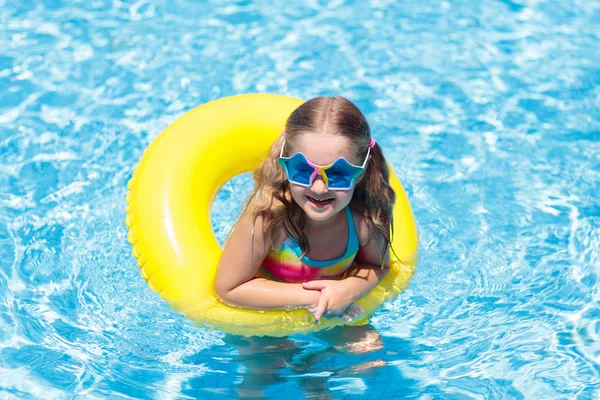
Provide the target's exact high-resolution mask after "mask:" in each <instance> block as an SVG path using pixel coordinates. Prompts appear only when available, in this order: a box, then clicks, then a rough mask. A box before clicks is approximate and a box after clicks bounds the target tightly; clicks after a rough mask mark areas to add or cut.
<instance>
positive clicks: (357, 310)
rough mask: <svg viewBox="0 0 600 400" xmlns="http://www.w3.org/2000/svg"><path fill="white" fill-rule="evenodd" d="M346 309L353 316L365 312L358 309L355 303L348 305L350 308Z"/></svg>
mask: <svg viewBox="0 0 600 400" xmlns="http://www.w3.org/2000/svg"><path fill="white" fill-rule="evenodd" d="M348 309H349V310H350V311H351V312H352V313H354V314H356V315H360V314H362V313H364V312H365V310H363V309H362V308H360V307H359V306H358V304H356V303H352V304H350V307H348Z"/></svg>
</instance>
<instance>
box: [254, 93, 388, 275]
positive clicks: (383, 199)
mask: <svg viewBox="0 0 600 400" xmlns="http://www.w3.org/2000/svg"><path fill="white" fill-rule="evenodd" d="M304 132H314V133H323V134H327V135H339V136H344V137H346V138H347V139H349V141H350V143H352V145H353V147H354V149H353V150H354V151H355V153H356V155H357V156H358V157H359V158H360V159H364V157H366V155H367V150H368V147H369V143H370V141H371V128H370V127H369V124H368V123H367V120H366V118H365V116H364V115H363V113H362V112H361V111H360V110H359V109H358V107H356V106H355V105H354V104H353V103H352V102H350V101H349V100H348V99H346V98H344V97H340V96H336V97H327V96H320V97H315V98H313V99H311V100H308V101H307V102H305V103H303V104H302V105H301V106H300V107H298V108H297V109H296V110H294V112H292V114H291V115H290V116H289V118H288V120H287V122H286V125H285V136H280V137H279V138H278V139H277V140H275V142H274V143H273V145H272V146H271V149H270V151H269V155H268V156H267V158H266V159H265V160H264V161H263V162H262V164H261V165H260V166H259V167H258V168H257V169H256V170H254V174H253V178H254V182H255V186H254V191H253V192H252V193H251V194H250V196H249V201H248V205H247V206H246V210H245V211H246V212H247V211H249V208H250V207H251V210H250V211H251V212H252V215H253V218H254V220H256V218H257V217H258V216H260V217H262V221H263V231H264V234H263V237H264V238H265V246H266V248H273V249H277V248H278V247H279V246H280V245H281V238H282V237H284V234H286V235H290V236H292V237H293V238H294V239H296V240H297V241H298V244H299V245H300V248H301V249H302V252H303V254H306V253H308V251H309V249H310V245H309V242H308V238H307V236H306V234H305V233H304V226H305V224H306V214H305V213H304V211H303V210H302V209H301V208H300V207H299V206H298V205H297V204H296V202H295V201H294V200H293V199H292V196H291V193H290V186H289V182H288V181H287V179H286V177H285V173H284V171H283V168H282V167H281V165H280V164H279V162H278V159H279V152H280V150H281V146H282V144H283V141H284V140H285V141H286V143H290V144H293V142H294V139H295V137H296V136H297V135H302V134H303V133H304ZM286 147H287V146H286ZM395 199H396V195H395V193H394V190H393V189H392V188H391V186H390V184H389V170H388V167H387V164H386V161H385V158H384V157H383V153H382V151H381V148H380V147H379V145H378V144H375V146H374V147H373V148H372V149H371V160H370V161H369V162H368V163H367V168H366V171H365V173H364V174H363V175H362V176H361V177H360V179H359V181H358V182H357V184H356V187H355V189H354V194H353V196H352V200H351V201H350V208H351V209H352V210H353V211H355V212H356V213H357V214H360V215H364V216H365V217H366V218H367V220H368V222H369V229H371V230H373V231H376V232H378V233H379V234H380V235H381V236H382V237H383V238H384V241H385V242H384V247H383V251H382V254H381V261H380V263H381V265H383V261H384V257H385V254H386V252H387V249H388V247H389V245H390V238H391V236H390V227H391V222H392V208H393V205H394V201H395Z"/></svg>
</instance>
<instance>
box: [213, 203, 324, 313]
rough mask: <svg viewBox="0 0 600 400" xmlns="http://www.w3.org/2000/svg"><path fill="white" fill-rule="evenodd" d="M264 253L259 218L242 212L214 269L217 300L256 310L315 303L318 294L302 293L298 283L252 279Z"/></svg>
mask: <svg viewBox="0 0 600 400" xmlns="http://www.w3.org/2000/svg"><path fill="white" fill-rule="evenodd" d="M253 230H254V235H253V234H252V231H253ZM267 251H268V249H267V248H266V247H265V241H264V238H263V227H262V219H261V218H260V217H259V218H257V219H256V221H253V219H252V215H251V212H246V213H245V214H244V215H243V216H242V218H241V219H240V221H239V223H238V224H237V226H236V227H235V229H234V231H233V233H232V234H231V237H230V239H229V241H228V242H227V244H226V245H225V248H224V249H223V254H222V255H221V259H220V260H219V264H218V266H217V273H216V277H215V291H216V293H217V296H218V297H219V299H220V300H221V301H222V302H224V303H226V304H230V305H235V306H239V307H244V308H251V309H259V310H278V309H284V308H290V307H292V308H295V307H308V306H311V305H314V304H317V303H318V301H319V296H320V292H318V291H314V290H306V289H304V288H303V287H302V285H301V284H293V283H285V282H276V281H272V280H269V279H264V278H256V277H255V275H256V273H257V272H258V269H259V268H260V265H261V264H262V262H263V260H264V259H265V256H266V254H267Z"/></svg>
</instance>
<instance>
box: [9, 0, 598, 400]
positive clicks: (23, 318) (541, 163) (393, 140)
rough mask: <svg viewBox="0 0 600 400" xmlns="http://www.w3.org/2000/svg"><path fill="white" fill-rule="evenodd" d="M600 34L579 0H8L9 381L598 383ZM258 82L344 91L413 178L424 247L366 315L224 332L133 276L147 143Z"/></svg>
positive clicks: (435, 393)
mask: <svg viewBox="0 0 600 400" xmlns="http://www.w3.org/2000/svg"><path fill="white" fill-rule="evenodd" d="M300 3H302V4H300ZM599 32H600V3H598V2H594V1H588V0H573V1H570V2H556V1H548V0H514V1H511V0H504V1H500V0H498V1H483V2H468V1H464V0H463V1H460V0H456V1H442V2H423V1H406V2H402V3H400V2H396V1H387V0H372V1H369V2H365V1H343V0H337V1H330V2H325V1H320V0H311V1H309V2H299V4H297V5H290V4H285V3H283V2H281V3H277V4H276V5H273V4H271V3H270V2H249V1H240V2H232V1H227V2H221V1H204V2H193V1H173V2H170V1H169V2H167V1H161V0H158V1H153V2H147V1H143V0H141V1H138V2H129V1H119V0H115V1H105V0H93V1H90V2H83V1H73V2H66V1H58V0H56V1H44V2H14V1H6V0H0V160H1V162H0V168H1V169H0V184H1V187H2V188H3V190H2V191H0V266H1V268H0V316H1V319H0V377H2V379H1V380H0V397H2V398H7V399H23V398H40V399H53V398H86V399H87V398H123V399H125V398H149V399H182V398H188V399H191V398H222V399H229V398H232V397H238V396H239V397H255V398H261V397H267V398H277V399H288V398H301V397H305V398H342V399H354V398H356V399H363V398H377V399H395V398H399V397H403V398H423V399H434V398H436V399H438V398H452V399H454V398H456V399H487V398H530V399H551V398H580V399H592V398H598V397H599V396H600V389H599V388H600V322H599V321H600V290H599V282H598V278H599V274H600V202H599V200H598V199H599V198H600V107H599V104H600V86H599V83H600V33H599ZM247 92H268V93H280V94H286V95H291V96H295V97H301V98H310V97H313V96H317V95H322V94H328V95H335V94H339V95H344V96H346V97H348V98H349V99H350V100H352V101H354V102H355V103H356V104H357V105H358V106H359V107H360V108H361V109H362V110H363V112H364V113H365V114H366V116H367V118H368V120H369V122H370V124H371V126H372V129H373V135H374V137H375V138H376V139H377V141H378V142H379V143H380V144H381V145H382V146H383V148H384V149H385V154H386V156H387V158H388V160H389V161H390V162H391V164H392V165H393V166H394V169H395V171H396V173H397V174H398V176H399V177H400V178H401V180H402V181H403V183H404V185H405V187H406V190H407V192H408V194H409V197H410V199H411V202H412V205H413V209H414V212H415V216H416V219H417V221H418V225H419V229H420V238H421V249H420V254H421V261H420V263H419V267H418V270H417V273H416V275H415V277H414V279H413V281H412V283H411V285H410V286H409V288H408V289H407V290H406V291H405V292H404V293H403V294H402V295H401V296H399V297H398V298H396V299H395V300H393V301H391V302H389V303H387V304H385V305H384V306H383V307H382V308H381V310H379V311H378V312H377V313H376V314H375V316H374V317H373V318H372V320H371V324H370V325H369V326H367V327H365V328H354V329H352V328H343V329H337V330H334V331H330V332H326V333H322V334H317V335H297V336H292V337H288V338H284V339H276V340H275V339H268V338H267V339H258V338H251V339H242V338H236V337H231V336H225V335H224V334H222V333H220V332H218V331H209V330H205V329H199V328H196V327H194V325H193V324H192V323H191V322H190V321H188V320H186V319H185V318H183V317H182V316H181V315H180V314H178V313H176V312H174V311H171V310H170V309H169V307H168V305H167V304H166V303H165V302H164V301H162V300H160V299H159V298H158V296H157V295H155V294H154V293H152V292H151V291H150V290H149V289H148V288H147V286H146V284H145V282H144V280H143V279H142V277H141V276H140V273H139V271H138V267H137V264H136V262H135V260H134V258H133V257H132V256H131V248H130V246H129V244H128V242H127V229H126V227H125V224H124V219H125V195H126V192H127V188H126V183H127V181H128V179H129V178H130V175H131V171H132V169H133V166H134V165H135V164H136V162H137V161H138V159H139V158H140V156H141V155H142V152H143V150H144V148H145V147H146V146H147V145H148V144H149V143H150V142H151V141H152V140H153V139H154V138H155V137H156V136H157V135H158V134H159V133H160V132H161V131H162V130H163V129H165V128H166V127H167V126H168V125H169V124H170V123H171V122H173V121H174V120H175V119H176V118H178V117H179V116H181V115H182V114H183V113H184V112H186V111H188V110H190V109H191V108H193V107H195V106H197V105H199V104H203V103H205V102H207V101H210V100H214V99H217V98H220V97H224V96H229V95H235V94H240V93H247ZM251 185H252V183H251V180H250V178H249V176H247V175H246V176H243V177H240V178H236V179H235V180H234V181H232V182H230V183H228V184H226V185H225V187H224V188H223V190H222V191H221V193H220V194H219V197H218V199H217V201H216V203H215V205H214V207H213V211H212V216H213V222H214V226H215V232H216V234H217V236H218V237H219V238H220V240H223V239H224V237H225V235H226V233H227V231H228V229H229V227H230V226H231V223H232V221H233V220H234V218H235V215H236V213H237V211H238V208H239V205H240V203H241V202H242V200H243V198H244V195H245V194H247V193H248V192H249V191H250V188H251Z"/></svg>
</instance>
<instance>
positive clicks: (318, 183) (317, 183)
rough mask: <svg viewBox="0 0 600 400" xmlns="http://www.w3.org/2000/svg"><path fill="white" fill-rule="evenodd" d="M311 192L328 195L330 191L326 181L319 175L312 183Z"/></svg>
mask: <svg viewBox="0 0 600 400" xmlns="http://www.w3.org/2000/svg"><path fill="white" fill-rule="evenodd" d="M310 190H312V191H313V192H315V194H322V193H327V192H328V191H329V190H328V189H327V185H325V181H324V180H323V177H322V176H321V174H317V176H316V177H315V180H314V181H313V183H312V186H311V187H310Z"/></svg>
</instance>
